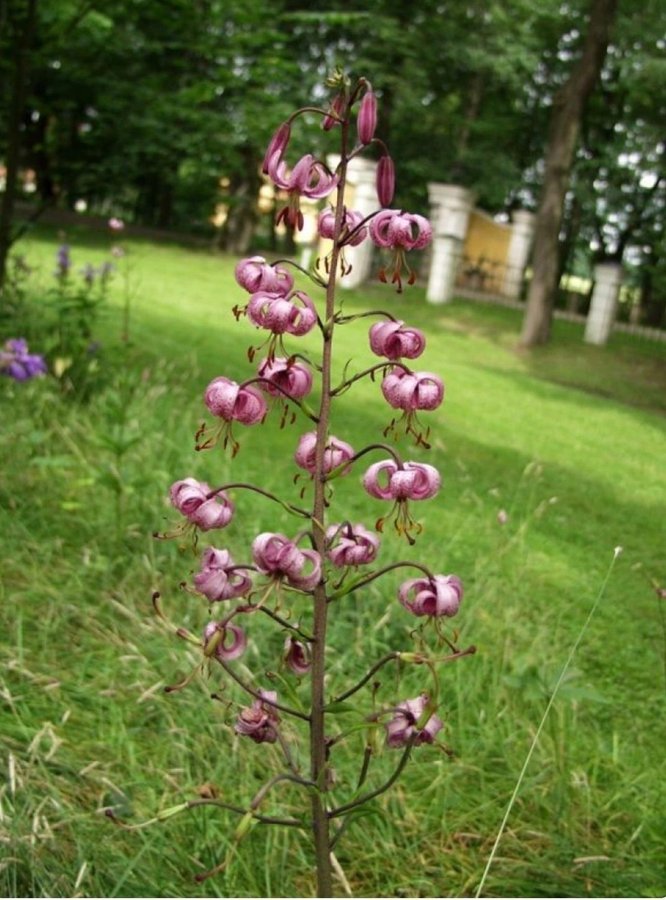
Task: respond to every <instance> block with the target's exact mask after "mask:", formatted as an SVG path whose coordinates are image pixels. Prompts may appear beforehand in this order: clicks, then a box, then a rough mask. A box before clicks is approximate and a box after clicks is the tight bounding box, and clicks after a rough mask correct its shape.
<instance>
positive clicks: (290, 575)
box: [252, 532, 321, 591]
mask: <svg viewBox="0 0 666 900" xmlns="http://www.w3.org/2000/svg"><path fill="white" fill-rule="evenodd" d="M252 557H253V559H254V562H255V564H256V566H257V568H258V569H259V571H260V572H261V573H262V574H263V575H270V576H271V577H272V578H274V579H276V580H280V579H283V578H284V579H285V580H286V581H287V583H288V584H290V585H291V586H292V587H295V588H299V589H300V590H302V591H311V590H313V589H314V588H315V587H316V586H317V585H318V584H319V582H320V581H321V558H320V556H319V554H318V553H317V552H316V550H300V549H299V548H298V547H297V546H296V544H294V543H293V542H292V541H290V540H289V539H288V538H286V537H285V536H284V535H283V534H274V533H271V532H263V533H262V534H260V535H258V536H257V537H256V538H255V539H254V541H253V542H252Z"/></svg>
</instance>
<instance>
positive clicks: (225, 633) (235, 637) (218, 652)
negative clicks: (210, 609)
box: [203, 622, 247, 662]
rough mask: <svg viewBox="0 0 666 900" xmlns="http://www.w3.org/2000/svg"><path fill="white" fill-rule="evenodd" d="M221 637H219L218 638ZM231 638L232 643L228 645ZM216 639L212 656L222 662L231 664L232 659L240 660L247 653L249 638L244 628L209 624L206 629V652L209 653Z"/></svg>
mask: <svg viewBox="0 0 666 900" xmlns="http://www.w3.org/2000/svg"><path fill="white" fill-rule="evenodd" d="M218 635H220V636H219V637H217V636H218ZM229 637H231V642H230V643H227V639H228V638H229ZM213 639H215V645H214V647H215V648H214V650H212V655H213V656H214V657H215V659H219V660H222V662H230V661H231V660H232V659H238V657H239V656H242V655H243V653H245V649H246V647H247V637H246V636H245V632H244V631H243V629H242V628H239V627H238V625H229V624H228V623H224V622H209V623H208V625H206V627H205V628H204V633H203V640H204V652H206V651H208V649H209V646H210V645H211V641H213Z"/></svg>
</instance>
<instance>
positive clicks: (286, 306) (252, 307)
mask: <svg viewBox="0 0 666 900" xmlns="http://www.w3.org/2000/svg"><path fill="white" fill-rule="evenodd" d="M247 315H248V318H249V320H250V321H251V322H252V324H253V325H256V326H257V328H266V329H268V331H272V332H273V334H285V333H287V334H292V335H294V336H295V337H301V336H302V335H304V334H308V332H310V331H312V329H313V328H314V326H315V325H316V323H317V312H316V310H315V306H314V303H313V302H312V300H311V299H310V297H308V295H307V294H306V293H305V291H294V292H293V293H292V294H291V295H290V296H288V297H283V296H282V295H280V294H272V293H268V292H266V291H258V292H257V293H256V294H253V295H252V296H251V297H250V302H249V303H248V306H247Z"/></svg>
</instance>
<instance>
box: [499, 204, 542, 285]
mask: <svg viewBox="0 0 666 900" xmlns="http://www.w3.org/2000/svg"><path fill="white" fill-rule="evenodd" d="M511 220H512V223H511V224H512V228H511V238H510V240H509V249H508V250H507V254H506V269H505V273H504V284H503V286H502V293H503V294H504V295H505V297H510V298H511V299H512V300H517V299H518V298H519V297H520V291H521V288H522V286H523V274H524V272H525V266H526V265H527V260H528V259H529V256H530V250H531V248H532V238H533V237H534V223H535V215H534V213H531V212H528V211H527V210H526V209H517V210H515V212H514V213H513V214H512V216H511Z"/></svg>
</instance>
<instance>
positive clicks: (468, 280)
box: [457, 209, 511, 292]
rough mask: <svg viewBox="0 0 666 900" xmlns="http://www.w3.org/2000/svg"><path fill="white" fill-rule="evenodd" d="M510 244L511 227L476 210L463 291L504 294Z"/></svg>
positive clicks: (463, 266)
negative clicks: (503, 288) (475, 290)
mask: <svg viewBox="0 0 666 900" xmlns="http://www.w3.org/2000/svg"><path fill="white" fill-rule="evenodd" d="M510 240H511V226H510V225H503V224H501V223H500V222H495V221H494V220H493V219H492V218H491V217H490V216H488V215H487V214H485V213H483V212H481V211H480V210H477V209H475V210H472V212H471V213H470V216H469V224H468V226H467V235H466V237H465V242H464V244H463V259H462V260H461V263H460V268H459V272H458V279H457V283H458V284H459V285H460V286H461V287H469V288H474V289H478V290H484V291H499V292H501V290H502V286H503V284H504V276H505V274H506V260H507V256H508V252H509V241H510Z"/></svg>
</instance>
